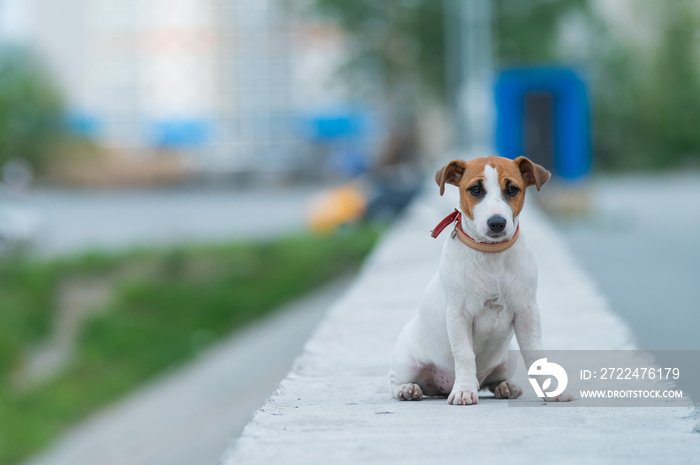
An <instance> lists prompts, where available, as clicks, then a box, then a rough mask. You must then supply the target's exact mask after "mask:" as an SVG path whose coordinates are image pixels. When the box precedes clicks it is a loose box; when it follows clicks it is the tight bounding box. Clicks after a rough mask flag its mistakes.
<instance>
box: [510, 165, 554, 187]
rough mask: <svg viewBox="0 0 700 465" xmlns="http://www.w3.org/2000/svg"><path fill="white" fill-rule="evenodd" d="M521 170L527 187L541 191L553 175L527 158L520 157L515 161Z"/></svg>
mask: <svg viewBox="0 0 700 465" xmlns="http://www.w3.org/2000/svg"><path fill="white" fill-rule="evenodd" d="M513 161H514V162H515V164H516V165H518V167H519V168H520V174H521V175H522V176H523V179H524V180H525V182H526V183H527V186H528V187H529V186H535V187H537V190H540V188H541V187H542V186H544V183H546V182H547V181H549V178H550V177H551V176H552V174H551V173H550V172H549V171H547V170H546V169H544V168H543V167H541V166H540V165H538V164H536V163H533V162H531V161H530V160H528V159H527V158H525V157H518V158H516V159H515V160H513Z"/></svg>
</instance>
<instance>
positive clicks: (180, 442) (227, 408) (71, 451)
mask: <svg viewBox="0 0 700 465" xmlns="http://www.w3.org/2000/svg"><path fill="white" fill-rule="evenodd" d="M350 281H351V279H350V278H343V279H340V280H338V281H336V282H335V283H333V284H331V285H329V286H327V287H325V288H323V289H322V290H320V291H318V292H316V293H314V294H312V295H311V296H309V297H306V298H304V299H301V300H299V301H297V302H295V303H293V304H291V305H289V306H287V307H285V308H282V309H280V310H279V311H278V312H277V313H275V314H274V315H272V316H270V317H268V318H266V319H265V320H263V321H261V322H259V323H258V324H256V325H254V326H252V327H250V328H248V329H246V330H244V331H242V332H240V333H237V334H236V335H235V336H233V337H232V338H231V339H230V340H229V341H228V342H225V343H223V344H221V345H220V346H218V347H216V348H214V349H213V350H211V351H210V352H208V353H206V354H205V355H203V356H202V357H200V358H199V359H197V360H194V361H193V362H192V363H191V364H190V365H189V366H187V367H185V368H184V369H181V370H179V371H177V372H175V373H173V374H170V375H168V376H165V377H163V378H162V379H161V380H158V381H156V382H154V383H152V384H151V385H150V386H149V387H146V388H144V389H142V390H140V391H138V392H137V393H135V394H133V395H132V396H130V397H129V398H127V399H126V400H124V401H122V402H119V403H117V404H115V405H114V406H112V407H111V408H109V409H107V410H105V411H103V412H101V413H99V414H97V415H96V416H94V417H93V418H92V419H90V420H88V421H86V422H85V423H83V424H82V425H80V426H79V427H77V428H76V429H75V430H73V431H72V432H71V433H69V434H67V435H66V436H65V437H64V438H62V439H60V440H59V441H58V442H57V443H56V444H55V445H53V446H52V447H50V448H49V449H48V450H46V451H45V452H44V453H43V454H41V455H40V456H38V457H36V458H34V459H32V460H30V461H29V462H27V463H26V465H210V464H215V463H216V462H217V460H218V459H219V457H220V456H221V453H222V451H223V450H225V449H226V446H227V444H228V442H229V441H230V439H231V438H235V437H237V436H238V435H239V434H240V432H241V430H242V429H243V426H244V425H245V424H246V422H247V421H248V420H249V418H250V416H251V414H252V413H253V412H254V411H255V409H257V408H258V407H259V406H260V404H262V402H263V401H264V400H265V399H266V398H267V397H268V396H269V395H270V393H271V392H272V391H273V390H274V388H275V386H276V385H277V383H278V382H279V380H280V379H281V378H282V377H283V376H284V374H285V373H286V372H287V371H288V370H289V368H290V367H291V364H292V361H293V359H294V357H296V356H297V355H298V354H299V353H300V352H301V350H302V347H303V345H304V342H305V341H306V340H307V339H308V337H309V335H310V333H311V332H312V330H313V328H315V326H316V325H317V324H318V322H319V321H320V320H321V319H322V317H323V315H324V314H325V312H326V310H327V309H328V307H329V306H330V305H331V303H332V302H334V301H335V300H337V299H338V298H339V297H340V295H341V294H342V293H343V292H345V290H346V289H347V287H348V285H349V284H350Z"/></svg>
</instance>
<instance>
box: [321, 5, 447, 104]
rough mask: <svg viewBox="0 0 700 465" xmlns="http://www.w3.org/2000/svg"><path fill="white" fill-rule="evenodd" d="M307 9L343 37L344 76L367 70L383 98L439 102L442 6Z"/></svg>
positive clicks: (442, 57) (442, 65)
mask: <svg viewBox="0 0 700 465" xmlns="http://www.w3.org/2000/svg"><path fill="white" fill-rule="evenodd" d="M313 5H314V7H315V8H316V10H317V11H318V12H320V13H321V14H322V15H325V16H327V17H330V18H332V19H334V20H335V21H337V22H338V24H340V26H341V27H342V28H343V29H344V30H345V31H346V32H347V33H348V34H349V38H350V40H351V47H352V50H353V51H354V54H353V55H354V56H353V59H352V61H351V63H350V66H349V67H348V70H349V71H350V72H352V71H354V70H363V71H367V70H370V72H371V73H373V74H374V75H376V77H378V78H379V80H380V85H381V87H382V89H381V91H382V92H384V93H385V94H384V95H387V96H389V97H397V95H396V94H397V93H398V94H401V97H399V98H400V99H401V100H404V99H409V100H410V99H412V97H426V96H427V97H428V98H437V99H443V97H444V91H445V73H446V71H445V27H444V12H443V2H442V1H435V0H392V1H381V2H378V1H376V0H353V1H347V0H313ZM386 92H388V94H386ZM416 92H417V93H418V95H416Z"/></svg>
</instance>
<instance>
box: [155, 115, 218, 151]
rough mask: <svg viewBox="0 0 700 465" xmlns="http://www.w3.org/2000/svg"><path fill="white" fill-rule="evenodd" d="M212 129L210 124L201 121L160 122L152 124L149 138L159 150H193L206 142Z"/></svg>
mask: <svg viewBox="0 0 700 465" xmlns="http://www.w3.org/2000/svg"><path fill="white" fill-rule="evenodd" d="M212 127H213V123H212V122H210V121H206V120H202V119H173V120H162V121H156V122H155V123H153V126H152V129H151V132H150V136H151V141H152V143H153V144H154V145H156V146H157V147H160V148H169V149H193V148H198V147H202V146H203V145H204V144H205V143H206V142H207V140H208V139H209V136H210V133H211V132H212Z"/></svg>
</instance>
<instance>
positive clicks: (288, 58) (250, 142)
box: [0, 0, 344, 172]
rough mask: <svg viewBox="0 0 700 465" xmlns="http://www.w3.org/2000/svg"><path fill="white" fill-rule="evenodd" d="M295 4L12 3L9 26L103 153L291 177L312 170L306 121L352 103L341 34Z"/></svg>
mask: <svg viewBox="0 0 700 465" xmlns="http://www.w3.org/2000/svg"><path fill="white" fill-rule="evenodd" d="M286 3H287V2H282V1H281V0H62V1H60V2H56V1H52V0H2V1H0V24H2V23H5V24H9V25H10V26H11V27H9V28H8V29H7V31H10V33H9V34H5V37H3V38H4V39H6V40H8V39H9V40H14V41H21V42H24V43H26V44H29V45H30V46H31V47H32V48H33V49H34V50H36V51H37V52H38V53H39V54H40V56H41V57H43V58H45V59H46V61H47V63H48V65H49V69H50V70H51V71H52V72H53V73H54V74H55V78H56V80H57V81H58V83H59V85H60V86H61V88H62V89H63V91H64V93H65V95H66V98H67V102H68V105H69V109H70V114H69V121H70V124H71V126H72V127H73V129H74V130H75V131H78V132H80V133H82V134H85V135H87V136H90V137H92V138H94V139H96V140H97V141H99V142H100V143H101V144H102V145H104V146H105V147H108V148H110V149H114V150H117V151H123V152H125V153H129V154H135V155H136V156H149V155H150V154H153V153H154V152H158V151H161V150H168V151H175V152H176V153H180V154H182V155H183V158H184V159H185V160H186V162H187V163H188V164H190V165H191V166H193V167H195V168H197V169H199V170H203V171H209V170H210V171H217V172H222V171H224V172H226V171H230V172H239V171H250V170H286V169H289V168H291V167H299V166H303V165H304V164H308V163H309V160H306V159H305V157H306V156H307V154H308V152H309V151H308V150H301V147H302V145H303V144H304V142H305V140H304V137H305V136H304V130H303V124H301V122H303V115H304V113H305V112H306V113H310V112H312V111H313V108H315V107H321V106H324V105H326V106H328V105H332V104H333V102H336V103H337V101H338V100H339V99H342V98H343V96H344V91H343V90H342V89H338V84H337V79H330V78H329V77H330V76H331V75H332V74H333V73H334V71H335V67H336V65H337V63H338V62H339V59H338V57H339V56H341V55H342V48H343V44H342V40H340V39H339V38H338V36H339V33H338V32H337V31H335V32H334V31H333V30H329V28H328V26H325V27H319V26H318V24H316V23H314V22H313V21H306V20H300V18H302V16H301V15H299V14H295V11H294V10H290V9H289V8H286V7H285V6H284V4H286ZM301 3H303V2H301ZM331 29H332V28H331ZM329 39H330V40H329ZM333 57H336V58H333ZM299 89H306V90H299Z"/></svg>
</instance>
